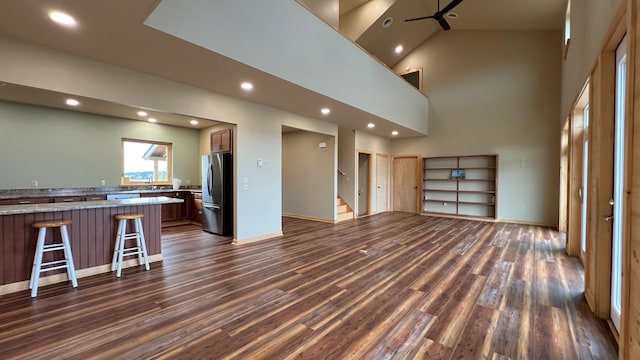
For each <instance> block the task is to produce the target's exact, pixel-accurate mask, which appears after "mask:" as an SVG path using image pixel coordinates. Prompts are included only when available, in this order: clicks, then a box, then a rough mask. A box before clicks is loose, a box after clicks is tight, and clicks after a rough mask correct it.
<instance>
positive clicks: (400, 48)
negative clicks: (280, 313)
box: [395, 45, 404, 54]
mask: <svg viewBox="0 0 640 360" xmlns="http://www.w3.org/2000/svg"><path fill="white" fill-rule="evenodd" d="M402 50H404V47H403V46H402V45H398V46H396V49H395V52H396V54H400V53H401V52H402Z"/></svg>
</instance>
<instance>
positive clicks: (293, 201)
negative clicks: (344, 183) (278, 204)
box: [282, 131, 336, 221]
mask: <svg viewBox="0 0 640 360" xmlns="http://www.w3.org/2000/svg"><path fill="white" fill-rule="evenodd" d="M320 143H324V144H325V145H326V147H324V148H321V147H320V146H319V145H320ZM335 150H336V141H335V137H334V136H331V135H325V134H318V133H313V132H308V131H294V132H287V133H284V134H282V211H283V213H284V214H287V215H294V216H301V217H305V218H311V219H318V220H325V221H334V220H335V217H336V206H335V198H336V188H335V177H336V175H335V174H336V171H335V159H336V154H335Z"/></svg>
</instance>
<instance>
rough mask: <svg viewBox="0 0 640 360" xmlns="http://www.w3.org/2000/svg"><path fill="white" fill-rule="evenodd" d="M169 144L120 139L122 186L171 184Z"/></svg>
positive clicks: (170, 148) (170, 149) (171, 167)
mask: <svg viewBox="0 0 640 360" xmlns="http://www.w3.org/2000/svg"><path fill="white" fill-rule="evenodd" d="M172 155H173V152H172V146H171V143H165V142H157V141H147V140H135V139H122V184H123V185H129V184H131V185H141V184H151V185H155V184H171V181H172V171H171V170H172V169H173V166H172Z"/></svg>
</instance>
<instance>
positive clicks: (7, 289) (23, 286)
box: [0, 254, 162, 295]
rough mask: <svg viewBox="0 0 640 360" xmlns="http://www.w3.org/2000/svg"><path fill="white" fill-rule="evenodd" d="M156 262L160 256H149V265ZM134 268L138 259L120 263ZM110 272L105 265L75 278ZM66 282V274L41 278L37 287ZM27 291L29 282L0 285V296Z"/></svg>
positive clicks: (77, 272) (87, 269)
mask: <svg viewBox="0 0 640 360" xmlns="http://www.w3.org/2000/svg"><path fill="white" fill-rule="evenodd" d="M158 261H162V254H155V255H150V256H149V263H154V262H158ZM134 266H140V265H139V264H138V259H129V260H124V261H123V262H122V268H129V267H134ZM110 271H111V264H105V265H100V266H94V267H91V268H86V269H80V270H76V277H77V278H78V279H80V278H85V277H89V276H93V275H98V274H104V273H108V272H110ZM66 281H69V279H68V278H67V274H66V273H61V274H54V275H49V276H43V277H41V278H40V281H39V283H40V285H39V286H45V285H51V284H57V283H61V282H66ZM78 287H80V288H81V287H82V282H80V283H79V284H78ZM27 289H29V280H25V281H20V282H15V283H12V284H6V285H0V295H6V294H10V293H14V292H18V291H24V290H27Z"/></svg>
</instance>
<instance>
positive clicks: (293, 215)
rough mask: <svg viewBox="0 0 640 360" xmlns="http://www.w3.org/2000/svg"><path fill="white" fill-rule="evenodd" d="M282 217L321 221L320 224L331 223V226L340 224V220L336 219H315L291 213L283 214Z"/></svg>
mask: <svg viewBox="0 0 640 360" xmlns="http://www.w3.org/2000/svg"><path fill="white" fill-rule="evenodd" d="M282 216H284V217H288V218H292V219H302V220H309V221H319V222H323V223H330V224H334V223H337V222H338V219H335V220H334V219H325V218H319V217H315V216H306V215H298V214H289V213H283V214H282Z"/></svg>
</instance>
